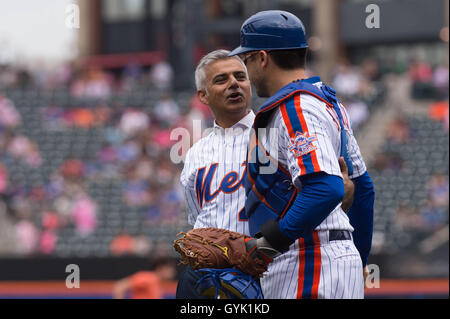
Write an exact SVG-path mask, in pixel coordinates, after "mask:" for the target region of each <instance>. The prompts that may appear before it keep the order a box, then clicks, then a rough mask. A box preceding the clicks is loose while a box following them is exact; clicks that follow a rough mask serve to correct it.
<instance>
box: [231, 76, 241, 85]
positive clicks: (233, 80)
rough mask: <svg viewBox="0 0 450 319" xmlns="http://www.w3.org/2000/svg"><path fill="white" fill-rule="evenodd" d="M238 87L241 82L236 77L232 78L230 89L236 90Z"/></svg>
mask: <svg viewBox="0 0 450 319" xmlns="http://www.w3.org/2000/svg"><path fill="white" fill-rule="evenodd" d="M236 87H239V82H238V80H237V79H236V78H235V77H234V76H232V77H230V88H236Z"/></svg>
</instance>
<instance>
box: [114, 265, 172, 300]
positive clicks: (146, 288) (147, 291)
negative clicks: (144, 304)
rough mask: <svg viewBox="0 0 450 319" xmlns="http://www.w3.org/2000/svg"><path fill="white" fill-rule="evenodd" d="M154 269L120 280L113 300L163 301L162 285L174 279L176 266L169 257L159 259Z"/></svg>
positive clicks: (115, 287) (115, 288)
mask: <svg viewBox="0 0 450 319" xmlns="http://www.w3.org/2000/svg"><path fill="white" fill-rule="evenodd" d="M152 268H153V270H152V271H139V272H137V273H135V274H133V275H131V276H129V277H126V278H124V279H121V280H119V281H118V282H117V283H116V284H115V285H114V287H113V298H115V299H124V298H127V297H129V298H131V299H162V298H163V297H164V291H163V289H162V283H163V282H165V281H170V280H173V279H174V277H175V274H176V270H175V265H174V262H173V260H172V259H171V258H169V257H167V258H159V259H157V260H156V261H155V263H154V266H153V267H152Z"/></svg>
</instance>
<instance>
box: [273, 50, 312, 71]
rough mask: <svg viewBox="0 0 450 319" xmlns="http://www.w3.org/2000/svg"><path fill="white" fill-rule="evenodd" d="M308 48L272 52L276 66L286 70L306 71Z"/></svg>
mask: <svg viewBox="0 0 450 319" xmlns="http://www.w3.org/2000/svg"><path fill="white" fill-rule="evenodd" d="M306 53H307V48H301V49H293V50H275V51H270V52H269V55H270V57H271V58H272V59H273V60H274V62H275V64H276V65H277V66H278V67H280V68H281V69H284V70H290V69H304V68H305V67H306Z"/></svg>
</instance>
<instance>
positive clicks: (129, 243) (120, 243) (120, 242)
mask: <svg viewBox="0 0 450 319" xmlns="http://www.w3.org/2000/svg"><path fill="white" fill-rule="evenodd" d="M134 244H135V241H134V238H133V237H131V236H130V235H129V234H128V233H127V232H126V231H121V232H120V233H119V234H118V235H117V236H116V237H115V238H114V239H113V240H112V242H111V245H110V250H111V254H112V255H113V256H120V255H127V254H133V253H134Z"/></svg>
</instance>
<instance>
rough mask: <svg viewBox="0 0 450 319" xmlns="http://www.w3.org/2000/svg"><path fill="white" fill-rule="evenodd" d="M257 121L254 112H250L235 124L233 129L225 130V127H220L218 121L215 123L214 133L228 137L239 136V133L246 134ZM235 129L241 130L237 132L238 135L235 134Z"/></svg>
mask: <svg viewBox="0 0 450 319" xmlns="http://www.w3.org/2000/svg"><path fill="white" fill-rule="evenodd" d="M254 120H255V113H253V111H252V110H250V112H248V114H247V115H246V116H244V117H243V118H242V119H241V120H240V121H239V122H237V123H236V124H234V125H233V126H232V127H230V128H227V129H224V128H223V127H221V126H219V125H218V124H217V122H216V121H214V133H216V134H221V135H222V134H224V133H225V134H226V135H239V133H242V132H244V131H245V130H246V129H249V128H251V127H252V125H253V122H254ZM234 129H240V130H237V132H236V134H233V132H234Z"/></svg>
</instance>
